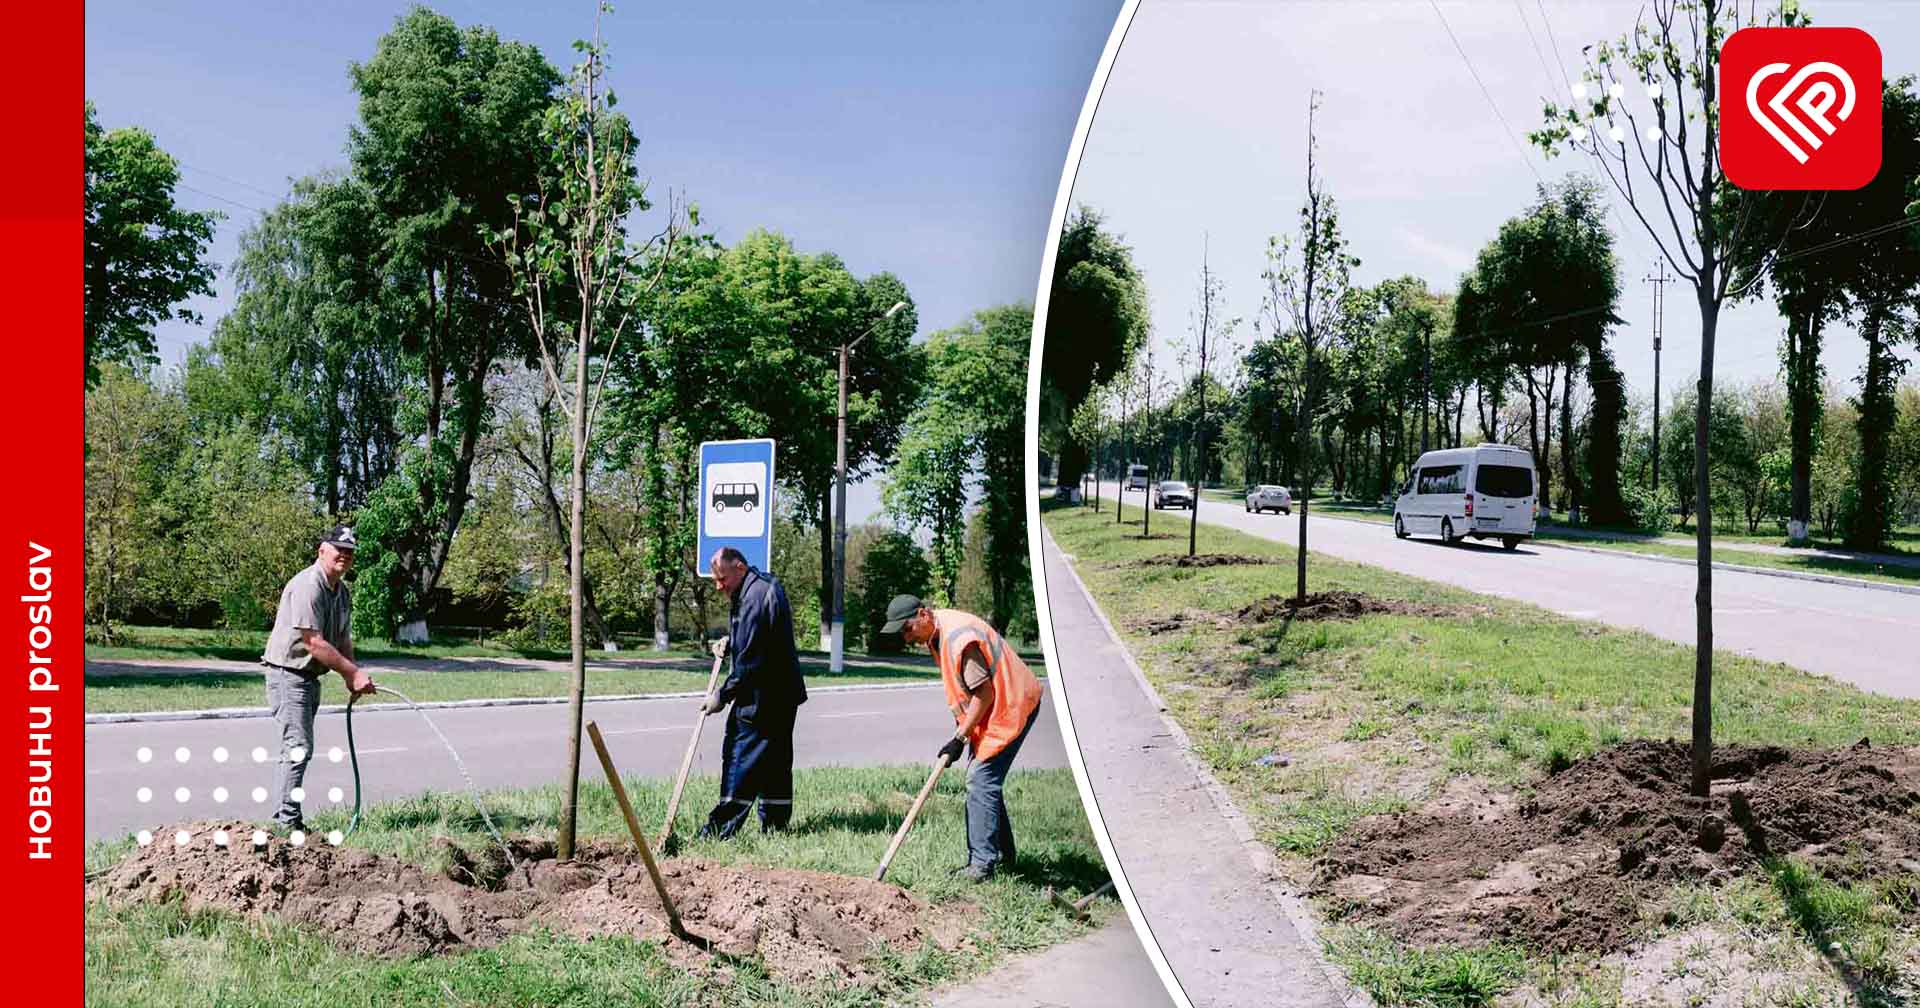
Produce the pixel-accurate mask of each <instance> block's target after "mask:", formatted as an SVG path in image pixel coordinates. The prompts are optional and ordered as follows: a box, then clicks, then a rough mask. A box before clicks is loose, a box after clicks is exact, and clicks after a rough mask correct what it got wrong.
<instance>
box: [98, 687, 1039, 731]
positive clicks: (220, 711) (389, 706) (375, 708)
mask: <svg viewBox="0 0 1920 1008" xmlns="http://www.w3.org/2000/svg"><path fill="white" fill-rule="evenodd" d="M1041 681H1043V682H1044V681H1045V678H1044V677H1041ZM939 688H941V686H940V681H939V680H938V679H935V680H932V681H930V682H914V683H867V684H862V685H850V686H812V687H809V688H808V689H807V693H808V694H809V695H812V694H814V693H851V692H858V691H863V690H908V689H939ZM704 696H706V694H705V693H699V692H686V693H622V694H618V695H615V696H595V697H588V698H587V702H588V703H622V702H626V701H630V700H698V699H700V698H702V697H704ZM567 700H568V698H567V697H497V698H490V699H482V700H429V701H427V702H425V703H421V704H416V705H415V706H417V707H420V708H422V709H425V710H460V709H463V708H470V707H534V706H542V705H550V704H563V703H566V702H567ZM412 709H413V708H412V707H408V706H407V705H406V704H403V703H380V704H373V705H370V706H366V707H361V708H359V711H360V713H361V715H362V716H365V715H367V714H375V713H382V712H385V711H389V710H399V711H405V710H412ZM346 710H347V705H346V704H328V705H326V706H324V707H321V708H320V710H319V711H318V713H320V714H344V713H346ZM272 716H273V711H272V710H271V709H269V708H266V707H215V708H211V709H209V710H187V711H139V712H133V713H126V714H89V715H87V722H86V723H87V724H90V725H95V724H129V723H137V722H145V721H221V720H228V719H238V718H264V717H272Z"/></svg>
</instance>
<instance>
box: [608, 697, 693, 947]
mask: <svg viewBox="0 0 1920 1008" xmlns="http://www.w3.org/2000/svg"><path fill="white" fill-rule="evenodd" d="M587 736H588V737H589V738H591V739H593V749H594V751H595V752H597V753H599V754H600V768H601V769H602V770H605V771H606V772H607V783H608V784H609V785H611V786H612V788H613V800H614V801H616V802H618V803H619V805H620V814H621V815H623V816H625V817H626V820H627V832H629V833H632V834H633V845H634V846H635V847H638V848H640V860H641V861H642V862H645V864H646V866H647V875H648V876H650V877H651V878H652V879H653V889H654V891H655V892H657V893H659V894H660V905H661V906H662V907H665V908H666V911H667V925H668V927H670V928H671V929H672V931H673V933H674V934H675V935H676V936H679V937H683V938H684V937H686V934H687V929H686V927H685V926H684V925H682V924H681V923H680V911H679V910H676V909H674V906H673V897H671V896H669V895H667V882H666V880H665V879H663V878H661V877H660V866H659V865H657V864H655V863H654V860H653V852H652V851H650V850H648V849H647V837H646V835H645V834H644V833H641V832H640V818H639V817H638V816H636V815H634V814H633V803H632V802H630V801H628V800H627V789H626V787H625V786H624V785H622V784H621V783H620V772H619V771H618V770H615V769H614V768H613V756H612V755H610V754H609V753H608V752H607V743H606V740H605V739H603V738H601V737H600V725H599V724H597V723H595V722H592V721H589V722H587Z"/></svg>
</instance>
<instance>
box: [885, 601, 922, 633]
mask: <svg viewBox="0 0 1920 1008" xmlns="http://www.w3.org/2000/svg"><path fill="white" fill-rule="evenodd" d="M920 608H921V606H920V600H919V599H917V598H914V597H913V596H912V595H895V596H894V597H893V601H891V602H889V603H887V622H886V623H885V624H883V625H882V626H881V627H880V632H881V633H885V634H895V633H899V632H900V630H901V628H902V627H905V626H906V625H907V621H908V620H910V619H912V618H913V614H914V613H917V612H919V611H920Z"/></svg>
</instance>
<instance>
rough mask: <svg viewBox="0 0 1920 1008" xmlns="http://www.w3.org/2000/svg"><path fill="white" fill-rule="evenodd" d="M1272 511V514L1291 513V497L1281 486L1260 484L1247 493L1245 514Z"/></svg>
mask: <svg viewBox="0 0 1920 1008" xmlns="http://www.w3.org/2000/svg"><path fill="white" fill-rule="evenodd" d="M1269 510H1270V511H1272V512H1273V513H1274V514H1292V513H1293V495H1292V494H1290V493H1288V492H1287V488H1286V487H1283V486H1269V485H1266V484H1261V485H1260V486H1257V487H1254V488H1253V489H1252V490H1249V491H1247V513H1248V514H1252V513H1253V512H1255V511H1269Z"/></svg>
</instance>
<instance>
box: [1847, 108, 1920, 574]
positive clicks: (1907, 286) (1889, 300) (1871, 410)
mask: <svg viewBox="0 0 1920 1008" xmlns="http://www.w3.org/2000/svg"><path fill="white" fill-rule="evenodd" d="M1880 165H1881V167H1880V173H1879V174H1878V175H1875V176H1874V178H1873V181H1871V182H1868V183H1867V184H1866V185H1865V186H1863V187H1861V188H1860V189H1858V190H1855V191H1854V192H1852V193H1847V194H1845V195H1844V197H1843V199H1844V204H1845V206H1846V207H1847V211H1848V212H1847V214H1846V215H1847V217H1848V219H1849V220H1850V221H1852V222H1854V223H1856V224H1858V225H1859V226H1860V227H1861V228H1874V227H1881V228H1885V227H1886V226H1887V225H1888V224H1890V223H1893V222H1900V221H1903V219H1904V217H1905V214H1906V204H1907V180H1909V179H1911V178H1913V177H1914V175H1915V174H1916V173H1917V172H1920V96H1916V95H1915V94H1914V82H1913V78H1911V77H1902V78H1900V79H1899V80H1896V81H1889V82H1887V84H1886V87H1885V90H1884V92H1883V99H1882V103H1881V145H1880ZM1836 195H1838V194H1836ZM1858 246H1859V247H1858V248H1857V250H1849V252H1848V253H1847V256H1846V258H1847V259H1849V260H1850V261H1851V265H1852V270H1851V272H1850V273H1849V275H1848V277H1847V280H1846V285H1847V289H1848V292H1849V293H1850V294H1851V299H1852V302H1853V305H1854V310H1855V316H1856V325H1857V327H1858V328H1859V331H1860V336H1861V338H1862V339H1864V340H1866V342H1867V359H1866V363H1865V364H1864V365H1862V367H1861V369H1860V397H1859V400H1858V402H1857V406H1858V408H1859V411H1860V419H1859V422H1858V424H1859V426H1858V429H1859V434H1860V456H1859V464H1858V466H1857V467H1856V468H1855V470H1854V471H1855V474H1856V480H1855V484H1854V493H1853V497H1852V507H1851V508H1850V510H1849V513H1848V514H1847V516H1846V535H1845V538H1844V540H1843V541H1844V542H1845V544H1846V545H1847V546H1848V547H1850V548H1852V549H1858V550H1879V549H1885V548H1887V545H1888V542H1889V539H1890V536H1891V534H1892V532H1893V522H1894V515H1893V478H1892V465H1891V463H1892V453H1893V432H1894V426H1895V424H1896V423H1897V422H1898V409H1897V407H1896V404H1895V393H1896V389H1897V388H1898V386H1899V383H1900V376H1901V375H1902V374H1903V373H1904V372H1905V370H1906V367H1907V363H1906V361H1905V360H1904V359H1903V358H1902V357H1901V356H1900V348H1901V347H1902V345H1905V344H1912V343H1914V342H1916V338H1917V337H1920V323H1916V322H1915V319H1914V312H1915V310H1916V308H1920V227H1916V226H1915V225H1914V224H1913V223H1912V222H1911V221H1906V222H1905V223H1902V224H1900V225H1899V226H1896V227H1892V228H1888V229H1886V230H1882V231H1879V232H1877V233H1872V234H1869V235H1868V236H1867V237H1865V238H1864V239H1860V240H1859V241H1858Z"/></svg>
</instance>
